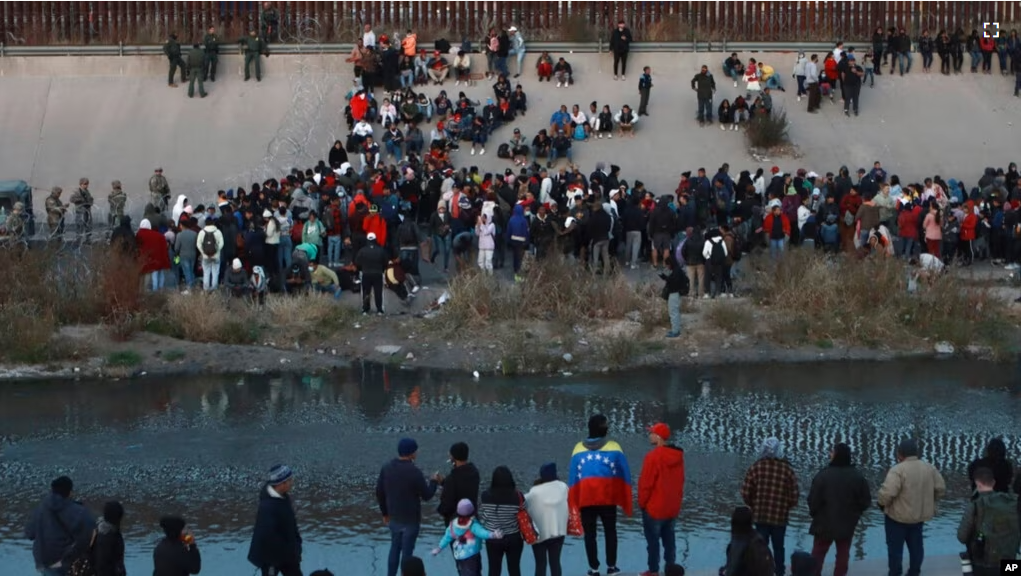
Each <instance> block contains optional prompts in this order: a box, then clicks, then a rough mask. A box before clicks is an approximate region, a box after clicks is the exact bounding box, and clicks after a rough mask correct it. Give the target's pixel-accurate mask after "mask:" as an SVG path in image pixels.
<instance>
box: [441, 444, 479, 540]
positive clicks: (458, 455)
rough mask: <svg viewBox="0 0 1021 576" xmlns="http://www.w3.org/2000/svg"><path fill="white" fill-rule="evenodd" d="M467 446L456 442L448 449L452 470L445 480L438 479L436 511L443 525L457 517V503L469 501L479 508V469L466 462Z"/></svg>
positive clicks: (448, 523)
mask: <svg viewBox="0 0 1021 576" xmlns="http://www.w3.org/2000/svg"><path fill="white" fill-rule="evenodd" d="M468 454H469V449H468V444H466V443H464V442H457V443H455V444H454V445H453V446H451V447H450V461H451V463H452V464H453V466H454V468H453V469H452V470H451V471H450V474H448V475H447V477H446V478H438V480H440V482H439V484H440V485H441V486H443V493H442V494H441V495H440V504H439V506H437V507H436V511H437V512H439V514H440V516H442V517H443V523H444V524H445V525H450V522H451V521H452V520H453V519H454V518H455V517H456V516H457V503H458V502H460V501H461V500H469V501H470V502H471V503H472V506H474V507H475V508H476V509H478V507H479V483H480V482H481V481H482V479H481V477H480V476H479V469H478V468H476V467H475V465H474V464H472V463H471V462H469V461H468Z"/></svg>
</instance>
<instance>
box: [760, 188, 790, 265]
mask: <svg viewBox="0 0 1021 576" xmlns="http://www.w3.org/2000/svg"><path fill="white" fill-rule="evenodd" d="M769 206H770V210H769V214H766V218H765V219H764V220H763V221H762V228H761V229H760V232H762V233H763V234H765V235H766V241H767V242H768V243H769V255H770V256H772V257H773V258H774V259H777V258H780V256H781V255H782V254H783V251H784V247H785V246H786V244H787V240H789V239H790V237H791V221H790V220H789V219H788V218H787V216H786V215H784V213H783V211H781V209H780V201H779V200H772V201H771V202H770V203H769Z"/></svg>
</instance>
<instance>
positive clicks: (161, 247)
mask: <svg viewBox="0 0 1021 576" xmlns="http://www.w3.org/2000/svg"><path fill="white" fill-rule="evenodd" d="M135 243H136V244H137V245H138V262H139V264H140V265H141V266H142V270H141V272H142V274H149V276H150V277H151V278H152V290H153V292H157V291H159V290H161V289H162V288H163V281H164V271H166V270H170V250H169V249H168V248H167V239H166V237H165V236H163V234H160V233H159V231H157V230H153V229H152V224H151V223H150V222H149V220H148V219H143V220H142V221H141V222H139V224H138V232H137V233H136V234H135Z"/></svg>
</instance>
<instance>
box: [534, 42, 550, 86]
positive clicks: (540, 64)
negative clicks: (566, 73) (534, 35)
mask: <svg viewBox="0 0 1021 576" xmlns="http://www.w3.org/2000/svg"><path fill="white" fill-rule="evenodd" d="M535 71H536V73H537V74H538V75H539V82H542V81H543V80H544V79H545V80H546V81H547V82H550V81H551V79H552V78H553V57H552V56H550V55H549V52H547V51H545V50H543V52H542V54H540V55H539V58H538V60H536V61H535Z"/></svg>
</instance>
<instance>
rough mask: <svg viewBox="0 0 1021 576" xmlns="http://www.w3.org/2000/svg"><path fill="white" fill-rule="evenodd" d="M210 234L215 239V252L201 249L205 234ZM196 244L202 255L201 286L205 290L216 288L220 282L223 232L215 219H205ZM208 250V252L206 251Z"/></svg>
mask: <svg viewBox="0 0 1021 576" xmlns="http://www.w3.org/2000/svg"><path fill="white" fill-rule="evenodd" d="M209 234H212V235H213V238H214V239H215V240H216V253H215V255H214V254H212V253H211V252H212V251H211V250H205V249H203V247H202V245H203V244H204V243H205V240H206V236H207V235H209ZM196 244H197V245H198V248H199V254H201V255H202V288H203V289H204V290H205V291H206V292H209V291H212V290H216V287H217V286H218V285H219V283H220V254H221V253H222V252H223V233H222V232H220V230H219V229H218V228H217V227H216V221H215V220H214V219H212V218H207V219H206V226H205V227H204V228H203V229H202V230H200V231H199V235H198V239H197V240H196ZM207 252H208V253H207Z"/></svg>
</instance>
